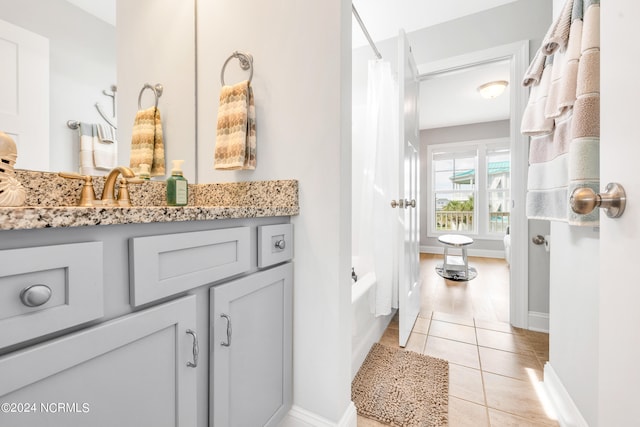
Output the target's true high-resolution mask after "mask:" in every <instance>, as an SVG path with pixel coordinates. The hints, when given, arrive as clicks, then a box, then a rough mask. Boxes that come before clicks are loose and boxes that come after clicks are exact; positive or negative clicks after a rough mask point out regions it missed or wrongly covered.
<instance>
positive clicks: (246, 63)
mask: <svg viewBox="0 0 640 427" xmlns="http://www.w3.org/2000/svg"><path fill="white" fill-rule="evenodd" d="M232 58H238V61H240V68H242V69H243V70H245V71H246V70H249V80H248V81H249V83H251V79H252V78H253V56H251V54H250V53H244V52H239V51H237V50H236V51H235V52H233V53H232V54H231V56H230V57H228V58H227V60H226V61H224V64H223V65H222V71H220V83H222V86H225V83H224V70H225V68H227V64H228V63H229V61H231V59H232Z"/></svg>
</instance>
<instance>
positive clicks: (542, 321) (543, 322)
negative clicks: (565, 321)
mask: <svg viewBox="0 0 640 427" xmlns="http://www.w3.org/2000/svg"><path fill="white" fill-rule="evenodd" d="M529 329H530V330H532V331H538V332H546V333H549V313H540V312H538V311H530V312H529Z"/></svg>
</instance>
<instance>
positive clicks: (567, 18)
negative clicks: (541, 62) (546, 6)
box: [541, 0, 582, 55]
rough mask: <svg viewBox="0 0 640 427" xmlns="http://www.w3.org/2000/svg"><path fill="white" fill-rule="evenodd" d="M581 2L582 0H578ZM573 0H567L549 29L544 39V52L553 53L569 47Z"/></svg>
mask: <svg viewBox="0 0 640 427" xmlns="http://www.w3.org/2000/svg"><path fill="white" fill-rule="evenodd" d="M576 1H577V2H579V3H581V2H582V0H576ZM573 3H574V1H573V0H567V2H566V3H565V4H564V7H563V8H562V11H561V12H560V15H559V16H558V18H557V19H556V21H555V22H554V23H553V24H552V25H551V27H550V28H549V31H547V34H546V36H545V38H544V40H543V41H542V46H541V49H542V52H543V53H544V54H545V55H553V54H554V53H556V51H558V50H561V51H564V49H565V48H566V47H567V43H568V41H569V31H570V28H571V16H572V12H573V6H574V4H573Z"/></svg>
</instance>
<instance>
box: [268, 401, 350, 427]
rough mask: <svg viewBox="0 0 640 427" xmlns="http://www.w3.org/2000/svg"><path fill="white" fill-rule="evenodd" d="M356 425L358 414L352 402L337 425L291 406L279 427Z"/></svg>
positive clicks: (338, 426)
mask: <svg viewBox="0 0 640 427" xmlns="http://www.w3.org/2000/svg"><path fill="white" fill-rule="evenodd" d="M357 425H358V414H357V412H356V405H354V404H353V402H349V405H348V406H347V410H346V411H345V412H344V414H343V415H342V418H340V421H338V422H337V423H334V422H333V421H329V420H328V419H326V418H324V417H321V416H320V415H318V414H315V413H313V412H310V411H307V410H306V409H303V408H301V407H299V406H296V405H293V407H292V408H291V410H290V411H289V413H288V414H287V416H286V417H285V419H284V420H283V422H282V423H281V424H280V427H357Z"/></svg>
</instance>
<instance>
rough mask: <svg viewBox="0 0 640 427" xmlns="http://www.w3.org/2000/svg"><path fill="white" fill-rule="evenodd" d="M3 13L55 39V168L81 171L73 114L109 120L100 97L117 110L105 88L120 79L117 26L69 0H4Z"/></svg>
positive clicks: (0, 5) (52, 48) (52, 163)
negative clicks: (71, 122)
mask: <svg viewBox="0 0 640 427" xmlns="http://www.w3.org/2000/svg"><path fill="white" fill-rule="evenodd" d="M0 19H3V20H5V21H8V22H11V23H12V24H14V25H17V26H20V27H22V28H25V29H27V30H29V31H32V32H34V33H37V34H40V35H41V36H43V37H46V38H48V39H49V48H50V52H49V53H50V64H49V65H50V86H49V90H50V96H49V100H50V102H49V123H50V124H49V132H48V133H49V138H50V140H49V143H50V151H49V152H50V168H49V169H50V170H51V171H56V172H57V171H76V172H77V171H78V151H79V145H78V136H77V131H73V130H71V129H69V128H68V127H67V120H79V121H85V122H89V123H100V122H101V123H104V121H103V120H102V119H101V118H100V116H99V115H98V113H97V111H96V109H95V108H94V106H93V105H94V104H95V103H96V102H100V103H101V104H102V106H103V108H104V110H105V112H107V113H109V112H111V98H108V97H106V96H104V95H103V94H102V90H103V89H106V90H109V88H110V86H111V85H112V84H114V83H116V40H115V28H114V27H113V26H111V25H109V24H107V23H105V22H103V21H101V20H99V19H98V18H95V17H94V16H92V15H89V14H88V13H86V12H84V11H83V10H81V9H79V8H77V7H75V6H73V5H72V4H70V3H68V2H66V1H64V0H20V1H15V0H0ZM33 125H34V126H38V123H34V124H33Z"/></svg>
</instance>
